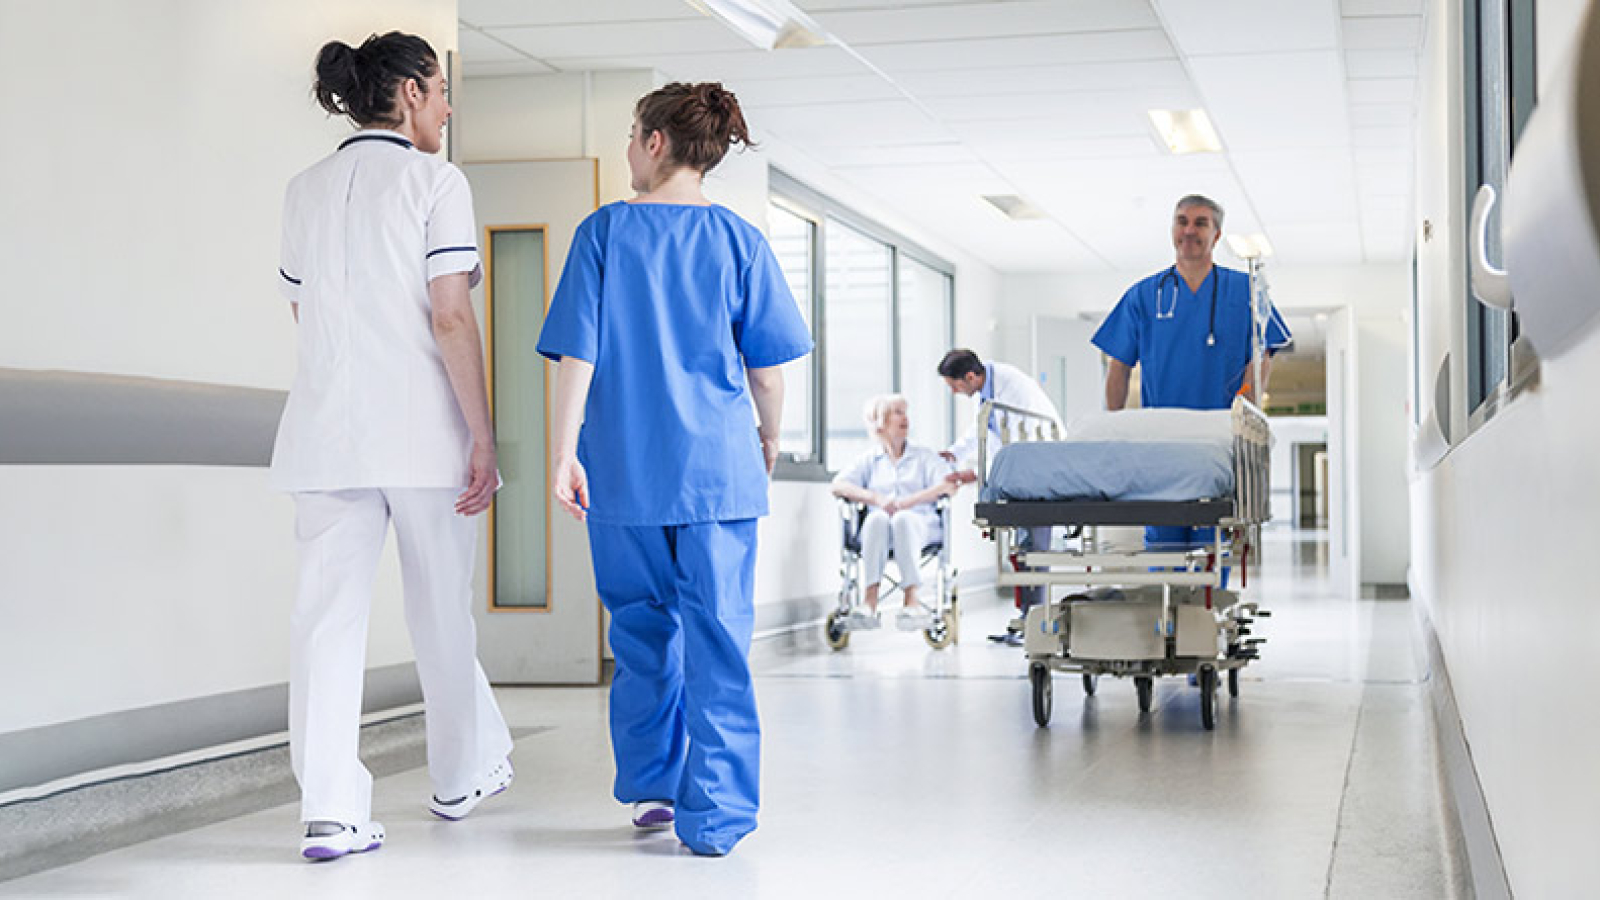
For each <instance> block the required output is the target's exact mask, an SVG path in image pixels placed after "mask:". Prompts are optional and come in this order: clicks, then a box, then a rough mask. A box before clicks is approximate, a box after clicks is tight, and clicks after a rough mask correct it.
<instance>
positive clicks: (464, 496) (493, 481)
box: [456, 443, 500, 516]
mask: <svg viewBox="0 0 1600 900" xmlns="http://www.w3.org/2000/svg"><path fill="white" fill-rule="evenodd" d="M467 475H468V481H467V489H466V490H464V491H462V492H461V495H460V496H458V497H456V512H457V513H458V514H459V515H463V516H475V515H477V514H478V513H481V512H483V511H484V510H486V509H488V508H489V501H491V500H493V499H494V492H495V491H498V490H500V468H499V461H498V459H497V457H496V454H495V449H494V444H492V443H491V444H487V445H485V444H473V445H472V456H471V457H470V458H469V459H468V461H467Z"/></svg>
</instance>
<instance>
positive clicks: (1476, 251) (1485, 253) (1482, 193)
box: [1467, 184, 1511, 309]
mask: <svg viewBox="0 0 1600 900" xmlns="http://www.w3.org/2000/svg"><path fill="white" fill-rule="evenodd" d="M1496 199H1497V198H1496V196H1495V191H1494V188H1493V187H1492V186H1490V185H1487V184H1485V185H1480V186H1479V187H1478V194H1477V196H1475V197H1473V198H1472V228H1471V230H1469V231H1468V232H1467V242H1468V245H1469V246H1468V247H1467V256H1468V257H1470V259H1471V267H1472V268H1471V272H1472V277H1471V282H1472V285H1471V286H1472V294H1473V296H1475V297H1477V298H1478V300H1479V301H1481V302H1482V303H1484V304H1486V305H1488V306H1493V307H1495V308H1496V309H1510V308H1511V284H1510V282H1508V281H1507V280H1506V270H1505V269H1501V268H1497V267H1496V266H1495V265H1494V263H1491V262H1489V247H1488V244H1489V241H1488V238H1489V213H1491V212H1493V211H1494V205H1495V201H1496Z"/></svg>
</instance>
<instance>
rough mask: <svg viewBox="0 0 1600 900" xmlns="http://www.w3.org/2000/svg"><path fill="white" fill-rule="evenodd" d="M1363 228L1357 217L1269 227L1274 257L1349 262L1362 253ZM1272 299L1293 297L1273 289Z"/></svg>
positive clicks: (1286, 260) (1300, 262) (1288, 260)
mask: <svg viewBox="0 0 1600 900" xmlns="http://www.w3.org/2000/svg"><path fill="white" fill-rule="evenodd" d="M1361 232H1362V229H1361V228H1360V226H1359V225H1358V224H1357V222H1356V221H1355V220H1354V219H1350V220H1347V221H1338V222H1335V221H1327V222H1318V223H1311V224H1302V225H1282V226H1275V227H1271V228H1268V229H1267V238H1268V239H1269V240H1270V241H1272V250H1273V258H1274V259H1275V260H1277V261H1279V262H1281V263H1284V264H1292V265H1306V264H1318V263H1348V262H1354V261H1357V260H1360V259H1361V258H1362V255H1363V247H1362V237H1361ZM1272 299H1273V302H1275V303H1278V304H1283V305H1293V304H1294V298H1293V297H1292V296H1287V295H1285V294H1284V293H1283V291H1281V290H1278V291H1273V297H1272Z"/></svg>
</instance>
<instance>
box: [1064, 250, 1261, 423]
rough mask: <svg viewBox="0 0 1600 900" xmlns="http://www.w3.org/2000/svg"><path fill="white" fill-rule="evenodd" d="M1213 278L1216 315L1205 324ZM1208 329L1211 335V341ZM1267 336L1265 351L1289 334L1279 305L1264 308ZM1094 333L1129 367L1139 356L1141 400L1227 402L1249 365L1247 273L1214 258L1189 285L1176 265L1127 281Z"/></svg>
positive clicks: (1190, 404)
mask: <svg viewBox="0 0 1600 900" xmlns="http://www.w3.org/2000/svg"><path fill="white" fill-rule="evenodd" d="M1215 279H1221V280H1220V281H1215V282H1214V280H1215ZM1213 283H1215V284H1216V297H1217V318H1216V330H1215V332H1210V329H1211V292H1212V285H1213ZM1208 333H1214V334H1215V336H1216V343H1215V345H1213V346H1208V345H1207V344H1206V336H1207V334H1208ZM1265 337H1266V347H1267V352H1268V353H1269V354H1270V353H1276V352H1277V351H1279V350H1281V349H1283V348H1285V347H1288V346H1289V345H1290V344H1291V343H1292V342H1293V338H1292V337H1291V336H1290V334H1289V328H1288V326H1287V325H1286V324H1284V321H1283V317H1282V316H1281V315H1279V313H1278V310H1277V307H1270V308H1269V315H1268V317H1267V322H1266V334H1265ZM1092 340H1093V342H1094V345H1095V346H1096V347H1099V348H1100V349H1101V350H1103V351H1105V352H1106V354H1107V355H1109V356H1111V357H1112V358H1113V359H1116V360H1118V361H1120V362H1122V363H1123V364H1124V365H1127V366H1129V367H1130V368H1131V367H1133V366H1134V365H1137V364H1139V363H1143V364H1144V367H1143V369H1142V370H1141V371H1140V374H1139V402H1140V404H1141V405H1143V406H1145V407H1147V408H1155V407H1181V408H1184V409H1227V408H1228V407H1230V406H1232V405H1233V398H1234V395H1236V394H1238V393H1239V388H1240V386H1241V385H1243V384H1244V376H1245V372H1246V371H1247V370H1248V368H1249V366H1250V354H1251V346H1250V344H1251V340H1250V276H1249V275H1248V274H1246V273H1244V272H1240V271H1237V270H1235V269H1226V268H1223V267H1222V266H1216V265H1214V266H1212V267H1211V273H1210V274H1209V275H1207V276H1206V279H1205V281H1203V282H1201V284H1200V289H1199V290H1198V291H1191V290H1189V285H1188V283H1187V282H1185V281H1184V280H1183V276H1181V275H1179V274H1178V273H1177V271H1176V270H1175V268H1168V269H1163V270H1162V271H1160V272H1157V273H1155V274H1154V275H1151V276H1150V277H1148V278H1145V279H1143V280H1141V281H1138V282H1136V283H1135V284H1134V285H1133V287H1130V288H1128V292H1127V293H1125V294H1123V295H1122V299H1121V300H1120V301H1118V302H1117V305H1116V308H1115V309H1113V310H1111V314H1110V315H1108V316H1106V320H1105V321H1104V322H1103V323H1101V325H1100V329H1099V330H1098V331H1096V332H1095V334H1094V338H1093V339H1092Z"/></svg>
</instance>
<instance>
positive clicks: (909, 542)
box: [861, 509, 939, 587]
mask: <svg viewBox="0 0 1600 900" xmlns="http://www.w3.org/2000/svg"><path fill="white" fill-rule="evenodd" d="M938 532H939V519H938V517H937V516H932V515H927V514H925V513H922V512H918V511H915V510H903V511H901V512H897V513H895V514H894V515H892V516H891V515H889V514H888V513H886V512H884V511H883V510H881V509H874V510H872V511H871V512H869V513H867V518H866V519H865V520H864V521H863V522H862V523H861V564H862V569H863V571H862V583H863V584H869V585H870V584H877V583H878V582H880V581H882V580H883V569H884V566H885V564H887V563H888V561H889V550H890V548H893V549H894V554H895V555H894V559H895V563H896V565H897V566H898V567H899V569H900V583H901V585H903V586H905V587H918V586H920V585H921V584H922V573H921V572H920V571H918V569H917V563H918V562H920V561H921V559H922V548H923V547H925V546H927V544H928V541H930V540H932V539H933V537H932V536H933V535H935V534H937V533H938ZM891 535H893V537H891Z"/></svg>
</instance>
